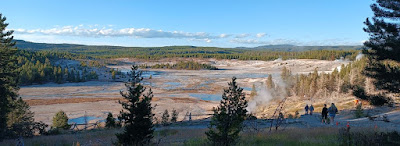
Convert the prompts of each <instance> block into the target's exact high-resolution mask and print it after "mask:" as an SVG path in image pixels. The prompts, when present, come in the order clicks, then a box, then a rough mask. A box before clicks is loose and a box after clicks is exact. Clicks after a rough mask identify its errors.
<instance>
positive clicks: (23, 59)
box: [16, 50, 98, 85]
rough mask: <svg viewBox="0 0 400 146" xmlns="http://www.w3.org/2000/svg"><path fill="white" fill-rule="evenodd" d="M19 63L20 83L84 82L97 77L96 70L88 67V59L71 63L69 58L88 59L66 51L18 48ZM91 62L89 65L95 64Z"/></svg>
mask: <svg viewBox="0 0 400 146" xmlns="http://www.w3.org/2000/svg"><path fill="white" fill-rule="evenodd" d="M16 55H17V61H18V62H17V65H18V72H19V76H20V77H19V83H20V84H22V85H29V84H33V83H39V84H40V83H46V82H55V83H64V82H83V81H88V80H92V79H97V78H98V75H97V73H96V71H90V70H89V68H87V66H88V65H87V63H85V62H86V61H81V62H80V63H79V62H78V61H76V62H77V63H76V65H75V66H73V65H70V64H68V63H62V62H63V61H64V62H68V60H77V59H88V57H86V56H83V55H74V54H71V53H66V52H55V51H36V52H32V51H25V50H18V51H17V53H16ZM91 62H92V63H90V62H89V65H94V64H95V63H93V61H91Z"/></svg>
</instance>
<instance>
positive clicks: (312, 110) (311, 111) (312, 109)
mask: <svg viewBox="0 0 400 146" xmlns="http://www.w3.org/2000/svg"><path fill="white" fill-rule="evenodd" d="M313 112H314V107H313V106H312V105H311V106H310V115H312V113H313Z"/></svg>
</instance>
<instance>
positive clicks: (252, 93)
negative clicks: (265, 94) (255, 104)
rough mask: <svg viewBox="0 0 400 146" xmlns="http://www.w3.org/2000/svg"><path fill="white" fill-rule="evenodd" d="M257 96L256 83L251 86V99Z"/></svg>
mask: <svg viewBox="0 0 400 146" xmlns="http://www.w3.org/2000/svg"><path fill="white" fill-rule="evenodd" d="M256 96H257V89H256V85H255V84H253V86H252V87H251V92H250V98H249V99H250V100H253V99H254V97H256Z"/></svg>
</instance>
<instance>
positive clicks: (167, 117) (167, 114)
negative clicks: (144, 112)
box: [161, 109, 169, 126]
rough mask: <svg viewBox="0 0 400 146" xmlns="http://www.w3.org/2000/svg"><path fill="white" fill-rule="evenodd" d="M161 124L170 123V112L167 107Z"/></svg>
mask: <svg viewBox="0 0 400 146" xmlns="http://www.w3.org/2000/svg"><path fill="white" fill-rule="evenodd" d="M161 124H163V125H164V126H167V125H169V113H168V110H167V109H165V111H164V113H163V115H162V117H161Z"/></svg>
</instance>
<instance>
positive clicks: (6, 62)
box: [0, 13, 19, 141]
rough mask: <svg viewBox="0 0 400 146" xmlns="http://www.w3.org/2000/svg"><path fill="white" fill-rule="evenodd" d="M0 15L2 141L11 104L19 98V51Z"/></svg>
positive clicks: (0, 123)
mask: <svg viewBox="0 0 400 146" xmlns="http://www.w3.org/2000/svg"><path fill="white" fill-rule="evenodd" d="M5 21H6V18H5V17H3V16H2V14H1V13H0V141H2V140H3V139H4V136H5V134H6V129H7V113H8V112H9V111H10V108H9V102H10V101H12V100H14V99H15V98H16V97H17V91H18V89H19V88H18V85H17V82H18V81H17V78H16V77H17V74H16V63H17V60H16V59H15V57H14V55H15V53H16V51H17V49H16V48H14V47H13V46H14V45H15V42H12V40H13V36H11V35H12V33H13V31H6V27H7V26H8V23H5Z"/></svg>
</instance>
